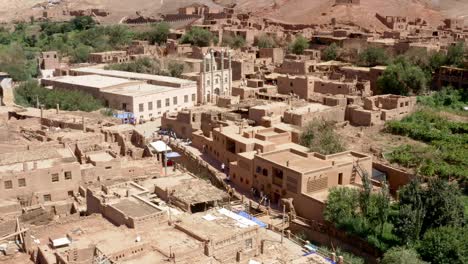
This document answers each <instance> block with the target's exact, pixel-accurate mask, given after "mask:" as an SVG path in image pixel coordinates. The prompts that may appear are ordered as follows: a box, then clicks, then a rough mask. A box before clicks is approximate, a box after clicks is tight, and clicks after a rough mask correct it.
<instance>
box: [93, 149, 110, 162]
mask: <svg viewBox="0 0 468 264" xmlns="http://www.w3.org/2000/svg"><path fill="white" fill-rule="evenodd" d="M88 157H89V159H90V160H91V161H111V160H113V159H114V157H112V156H111V155H110V154H109V153H107V152H105V151H102V152H98V153H92V154H88Z"/></svg>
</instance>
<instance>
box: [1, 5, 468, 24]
mask: <svg viewBox="0 0 468 264" xmlns="http://www.w3.org/2000/svg"><path fill="white" fill-rule="evenodd" d="M43 2H45V1H44V0H0V6H2V9H1V10H0V21H11V20H15V19H16V20H18V19H21V18H22V19H24V20H28V19H29V16H31V15H32V14H36V15H37V14H40V12H42V11H40V10H35V11H33V10H32V6H34V5H35V4H38V3H43ZM192 3H201V4H206V5H209V6H217V7H220V5H218V3H219V4H230V3H236V4H237V6H236V8H237V9H238V10H239V11H243V12H252V13H253V14H256V15H259V16H262V17H267V18H270V19H275V20H278V21H284V22H288V23H317V24H320V23H329V22H330V20H331V18H336V19H337V20H338V21H342V22H353V23H355V24H357V25H360V26H363V27H366V28H370V29H372V28H376V29H382V28H383V27H384V26H383V25H382V24H381V23H380V22H379V21H378V20H377V19H376V18H375V13H381V14H386V15H400V16H408V17H411V18H416V17H421V18H423V19H425V20H427V21H428V22H429V23H431V24H434V25H437V24H440V22H441V20H442V18H443V17H456V16H466V17H468V0H361V5H360V6H334V5H333V3H334V0H216V1H213V0H62V4H61V5H60V7H61V8H63V9H69V10H75V9H88V8H103V9H106V10H108V11H109V12H110V13H111V14H110V16H109V17H107V18H100V19H101V20H102V22H104V23H117V22H119V21H120V20H121V19H122V18H124V17H126V16H131V15H134V14H135V13H136V12H141V13H142V14H145V15H157V14H161V13H174V12H176V10H177V8H179V7H182V6H186V5H189V4H192Z"/></svg>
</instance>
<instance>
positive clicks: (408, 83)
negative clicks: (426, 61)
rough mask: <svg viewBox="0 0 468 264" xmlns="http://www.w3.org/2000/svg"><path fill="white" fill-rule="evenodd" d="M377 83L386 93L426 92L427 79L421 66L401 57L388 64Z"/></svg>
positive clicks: (407, 93) (408, 93)
mask: <svg viewBox="0 0 468 264" xmlns="http://www.w3.org/2000/svg"><path fill="white" fill-rule="evenodd" d="M377 83H378V86H379V88H380V89H381V91H382V93H384V94H398V95H410V94H420V93H422V92H424V91H425V89H426V86H427V79H426V75H425V74H424V72H423V71H422V69H421V68H420V67H419V66H416V65H413V64H411V63H409V62H408V61H407V60H405V59H402V58H400V59H397V60H395V61H394V62H393V63H391V64H390V65H388V67H387V68H386V69H385V71H384V72H383V74H382V76H380V77H379V79H378V80H377Z"/></svg>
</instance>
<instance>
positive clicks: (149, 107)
mask: <svg viewBox="0 0 468 264" xmlns="http://www.w3.org/2000/svg"><path fill="white" fill-rule="evenodd" d="M151 110H153V102H148V111H151Z"/></svg>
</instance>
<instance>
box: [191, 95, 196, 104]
mask: <svg viewBox="0 0 468 264" xmlns="http://www.w3.org/2000/svg"><path fill="white" fill-rule="evenodd" d="M195 99H196V98H195V94H192V102H195Z"/></svg>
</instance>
